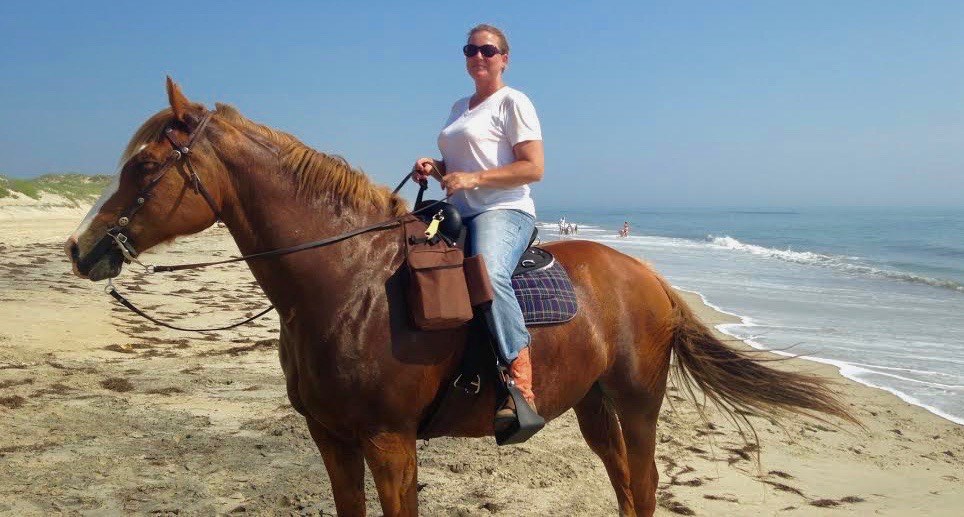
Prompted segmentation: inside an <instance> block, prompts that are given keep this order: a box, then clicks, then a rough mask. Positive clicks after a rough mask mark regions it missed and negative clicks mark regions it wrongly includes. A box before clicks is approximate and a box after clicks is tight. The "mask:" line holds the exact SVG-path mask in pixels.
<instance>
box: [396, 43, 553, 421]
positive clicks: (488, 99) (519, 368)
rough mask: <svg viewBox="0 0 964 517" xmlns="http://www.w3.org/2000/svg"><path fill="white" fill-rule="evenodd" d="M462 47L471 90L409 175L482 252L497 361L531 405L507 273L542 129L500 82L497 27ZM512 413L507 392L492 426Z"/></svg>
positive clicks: (538, 174)
mask: <svg viewBox="0 0 964 517" xmlns="http://www.w3.org/2000/svg"><path fill="white" fill-rule="evenodd" d="M462 53H463V54H464V55H465V67H466V69H467V70H468V72H469V76H470V77H471V78H472V80H473V81H474V82H475V93H474V94H472V95H471V96H469V97H465V98H462V99H459V100H458V101H456V102H455V105H454V106H452V112H451V113H450V114H449V117H448V120H447V121H446V123H445V126H444V127H443V129H442V132H441V134H439V137H438V146H439V149H440V150H441V151H442V160H435V159H432V158H419V159H418V161H416V162H415V169H414V173H413V177H414V178H415V179H416V180H419V181H421V180H424V179H425V178H426V177H428V176H433V177H435V178H436V179H438V180H439V182H441V184H442V187H443V188H444V189H445V191H446V193H447V194H448V195H450V196H451V197H450V198H449V202H451V203H452V204H453V205H455V206H456V207H457V208H458V210H459V213H460V214H461V216H462V218H463V221H465V224H466V226H467V227H468V239H467V244H466V248H467V249H466V251H467V253H468V255H469V256H472V255H482V256H483V257H484V259H485V263H486V266H487V267H488V270H489V276H490V278H491V279H492V287H493V290H494V291H495V299H494V300H493V301H492V309H491V318H489V319H488V324H489V330H490V331H491V332H492V335H493V336H494V337H495V340H496V342H497V344H498V347H499V352H500V355H501V358H500V359H501V360H502V362H503V366H507V370H508V374H509V376H510V377H511V378H512V380H513V382H514V383H515V385H516V386H517V387H518V388H519V391H520V392H522V395H523V396H524V397H525V400H526V402H528V403H529V405H530V406H532V408H533V410H535V397H534V395H533V393H532V363H531V361H530V358H529V344H530V340H531V338H530V336H529V332H528V330H526V327H525V321H524V320H523V317H522V310H521V309H520V308H519V303H518V301H516V298H515V293H514V291H513V290H512V282H511V280H510V277H511V275H512V271H513V269H514V268H515V266H516V263H517V262H518V261H519V258H520V257H521V256H522V253H523V252H524V251H525V248H526V245H527V244H528V243H529V238H530V237H531V236H532V230H533V227H534V226H535V204H534V203H533V201H532V197H531V196H530V194H529V184H530V183H533V182H536V181H539V180H541V179H542V173H543V162H544V160H543V150H542V130H541V128H540V126H539V118H538V116H537V115H536V111H535V108H534V107H533V106H532V102H531V101H529V98H528V97H526V96H525V94H523V93H522V92H520V91H518V90H515V89H513V88H510V87H508V86H506V85H505V83H504V82H503V81H502V75H503V73H504V72H505V69H506V67H507V66H508V64H509V43H508V41H506V38H505V35H504V34H503V33H502V31H501V30H499V29H497V28H495V27H493V26H491V25H484V24H483V25H478V26H476V27H474V28H472V30H470V31H469V38H468V44H467V45H465V47H463V49H462ZM514 419H515V406H514V404H513V402H512V397H509V398H508V399H507V400H506V402H505V403H504V404H503V406H502V408H501V409H500V410H499V411H498V412H497V413H496V427H497V428H498V427H501V426H504V425H507V424H509V423H511V422H512V421H513V420H514Z"/></svg>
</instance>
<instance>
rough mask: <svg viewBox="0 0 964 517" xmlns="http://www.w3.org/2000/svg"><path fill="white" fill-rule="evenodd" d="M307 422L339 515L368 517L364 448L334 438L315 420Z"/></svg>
mask: <svg viewBox="0 0 964 517" xmlns="http://www.w3.org/2000/svg"><path fill="white" fill-rule="evenodd" d="M305 420H307V421H308V431H309V432H311V437H312V438H313V439H314V440H315V444H316V445H318V450H319V451H320V452H321V457H322V459H324V460H325V468H327V469H328V478H329V479H330V480H331V492H332V495H334V496H335V509H336V510H338V515H339V516H346V515H348V516H356V515H365V457H364V456H363V455H362V449H361V447H360V446H359V444H357V443H351V442H346V441H344V440H340V439H338V438H336V437H334V436H332V435H331V434H330V433H329V432H328V430H327V429H325V428H324V426H322V425H321V424H319V423H317V422H315V421H314V420H312V419H311V417H307V418H306V419H305Z"/></svg>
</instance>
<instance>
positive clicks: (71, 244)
mask: <svg viewBox="0 0 964 517" xmlns="http://www.w3.org/2000/svg"><path fill="white" fill-rule="evenodd" d="M64 252H65V253H67V258H69V259H70V265H71V268H72V269H73V270H74V274H75V275H77V276H79V277H81V278H86V276H85V275H84V274H82V273H81V272H80V270H79V269H77V262H79V261H80V247H78V246H77V239H75V238H74V237H73V236H71V237H69V238H68V239H67V242H65V243H64Z"/></svg>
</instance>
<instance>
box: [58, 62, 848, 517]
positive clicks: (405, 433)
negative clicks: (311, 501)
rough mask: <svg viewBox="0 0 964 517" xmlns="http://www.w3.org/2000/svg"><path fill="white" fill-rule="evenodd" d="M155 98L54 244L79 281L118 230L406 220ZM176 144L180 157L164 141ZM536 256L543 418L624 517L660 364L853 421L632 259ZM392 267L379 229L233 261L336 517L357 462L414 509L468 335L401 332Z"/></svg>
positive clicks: (351, 487) (349, 495)
mask: <svg viewBox="0 0 964 517" xmlns="http://www.w3.org/2000/svg"><path fill="white" fill-rule="evenodd" d="M167 90H168V92H167V93H168V98H169V102H170V108H169V109H168V108H165V109H164V110H162V111H160V112H159V113H157V114H156V115H154V116H153V117H151V118H150V119H149V120H147V121H146V122H145V123H144V124H143V125H142V127H141V128H140V129H139V130H138V131H137V132H136V133H135V135H134V136H133V137H132V139H131V141H130V143H129V144H128V146H127V149H126V150H125V152H124V154H123V156H122V161H121V163H122V167H121V170H120V171H119V172H118V176H117V180H116V181H115V183H114V185H113V187H111V188H110V189H108V191H107V192H105V193H104V194H103V196H102V197H101V199H100V201H99V202H98V203H97V205H95V207H94V208H93V209H92V210H91V212H90V214H88V216H87V218H86V219H85V220H84V222H83V223H82V224H81V226H80V228H78V230H77V232H76V233H74V235H73V236H71V237H70V238H69V239H68V241H67V243H66V248H67V253H68V256H70V258H71V261H72V263H73V264H74V270H75V273H76V274H78V275H80V276H82V277H85V278H90V279H91V280H101V279H104V278H109V277H113V276H116V275H117V274H118V273H119V272H120V270H121V267H122V265H123V262H124V258H123V256H122V255H121V252H120V248H119V247H117V246H113V245H112V244H113V242H112V241H113V238H112V237H109V236H108V237H105V235H106V234H107V233H108V230H109V229H110V231H112V232H113V231H115V230H116V229H117V227H118V224H119V225H120V226H122V227H123V233H124V235H125V239H126V240H127V242H128V243H132V244H133V246H134V247H136V249H137V250H146V249H149V248H151V247H153V246H155V245H156V244H158V243H162V242H165V241H170V240H172V239H174V238H175V237H177V236H179V235H186V234H191V233H196V232H199V231H201V230H204V229H205V228H207V227H209V226H211V225H212V224H214V222H215V221H216V220H217V218H218V217H220V219H221V220H222V221H223V222H224V224H225V225H226V226H227V227H228V228H229V229H230V231H231V235H232V236H233V237H234V239H235V241H236V242H237V245H238V247H239V248H240V250H241V251H242V253H245V254H249V253H255V252H260V251H265V250H272V249H278V248H284V247H288V246H292V245H296V244H300V243H304V242H307V241H311V240H314V239H319V238H322V237H327V236H331V235H335V234H340V233H342V232H346V231H348V230H351V229H353V228H357V227H362V226H367V225H371V224H373V223H377V222H379V221H383V220H386V219H391V218H392V217H395V216H398V215H401V214H404V213H405V211H406V206H405V203H404V201H403V200H402V199H401V198H399V197H396V196H394V195H393V194H392V193H391V192H389V190H388V189H387V188H385V187H381V186H376V185H374V184H372V183H371V182H370V181H369V180H368V178H367V177H366V176H365V175H364V174H363V173H361V172H360V171H358V170H356V169H353V168H351V167H350V166H348V164H346V163H345V162H344V161H343V160H341V159H338V158H334V157H331V156H327V155H325V154H322V153H319V152H317V151H314V150H312V149H311V148H309V147H307V146H305V145H304V144H302V143H301V142H300V141H298V140H297V139H296V138H294V137H292V136H291V135H289V134H286V133H283V132H280V131H276V130H273V129H271V128H268V127H266V126H263V125H260V124H257V123H254V122H252V121H250V120H247V119H246V118H244V117H243V116H242V115H240V114H239V113H238V112H237V111H236V110H235V109H233V108H231V107H230V106H225V105H221V104H218V105H217V107H216V109H215V110H214V111H207V110H205V108H204V107H203V106H201V105H199V104H194V103H192V102H190V101H189V100H188V99H187V98H186V97H185V96H184V95H183V94H182V93H181V90H180V89H179V87H178V86H177V85H175V84H174V83H173V82H172V81H171V80H170V79H168V84H167ZM202 122H203V123H202ZM199 125H202V126H204V125H206V127H201V128H198V126H199ZM187 141H190V142H191V144H192V145H193V148H192V149H191V150H190V154H189V155H188V156H189V157H190V159H189V160H188V159H186V158H185V156H184V153H183V152H182V151H185V150H184V149H179V147H180V146H179V145H178V142H187ZM172 149H173V150H172ZM165 173H166V174H165ZM195 174H196V175H197V177H196V178H195V177H194V175H195ZM198 183H200V185H201V188H199V186H198ZM148 185H150V188H147V189H146V190H150V193H149V194H145V193H144V192H145V187H146V186H148ZM198 194H203V195H198ZM138 197H142V198H144V199H140V200H138V199H137V198H138ZM134 206H136V207H137V208H138V209H137V210H135V211H136V214H133V215H131V214H132V212H131V210H130V209H131V207H134ZM216 214H217V215H216ZM121 218H124V219H126V220H125V221H123V222H121V223H118V222H117V221H118V220H119V219H121ZM104 239H106V240H107V243H108V245H107V246H105V245H103V244H102V242H103V240H104ZM545 247H546V248H547V249H549V250H551V252H552V253H553V254H554V255H555V257H556V259H557V260H559V261H560V262H561V263H562V264H563V265H564V266H565V268H566V270H567V271H568V272H569V274H570V276H571V278H572V282H573V285H574V286H575V289H576V292H577V296H578V301H579V314H578V315H577V316H576V317H575V319H573V320H571V321H570V322H568V323H565V324H559V325H550V326H541V327H536V328H532V329H531V332H532V342H533V346H532V363H533V368H534V390H535V394H536V400H537V401H538V406H539V411H540V413H541V415H542V416H543V417H545V419H546V420H551V419H553V418H556V417H558V416H559V415H561V414H563V413H564V412H565V411H567V410H569V409H570V408H572V409H574V410H575V412H576V416H577V418H578V421H579V428H580V430H581V431H582V434H583V436H584V437H585V439H586V442H587V443H588V444H589V447H591V448H592V450H593V451H594V452H595V453H596V454H597V455H599V457H600V458H601V459H602V462H603V464H604V465H605V467H606V471H607V472H608V474H609V477H610V480H611V481H612V485H613V487H614V489H615V491H616V498H617V500H618V504H619V511H620V514H621V515H652V514H653V512H654V511H655V507H656V487H657V478H658V474H657V470H656V463H655V461H654V451H655V448H656V421H657V416H658V413H659V410H660V405H661V404H662V401H663V395H664V392H665V389H666V383H667V376H668V374H669V372H670V369H671V368H674V369H675V373H676V374H678V376H679V378H680V379H681V380H682V381H683V382H684V383H685V386H686V387H688V388H690V389H691V390H692V389H693V388H696V389H699V390H702V392H703V393H704V394H705V395H707V396H708V397H710V398H711V399H713V400H714V401H716V402H718V403H720V404H721V406H722V407H723V408H724V409H726V410H727V411H728V412H729V413H730V415H731V416H735V415H737V413H738V411H737V410H740V411H739V412H740V413H742V412H743V411H744V410H745V411H764V412H769V413H783V412H786V411H791V412H797V413H804V414H814V413H824V414H829V415H835V416H837V417H840V418H843V419H847V420H852V418H851V417H850V415H849V414H848V413H847V410H846V409H845V408H844V407H843V405H842V404H841V403H840V402H839V401H837V400H836V399H835V397H834V395H833V394H832V392H831V391H830V390H829V389H828V387H827V386H826V385H825V381H824V380H821V379H818V378H813V377H809V376H806V375H801V374H797V373H788V372H783V371H778V370H775V369H772V368H769V367H767V366H765V365H764V364H762V363H761V361H760V360H757V359H753V358H752V357H750V356H748V355H746V354H745V353H742V352H739V351H737V350H734V349H732V348H730V347H728V346H727V345H726V344H724V343H722V342H721V341H719V340H718V339H716V338H715V337H714V336H713V334H712V333H711V332H710V331H709V330H708V329H707V328H706V327H705V326H703V325H702V324H701V323H699V322H698V321H697V319H696V317H695V316H694V314H693V313H692V312H691V311H690V309H689V308H687V306H686V304H685V303H684V302H683V301H682V300H681V299H680V297H679V296H678V295H677V294H675V293H674V292H673V290H672V289H671V288H670V287H669V286H668V285H667V283H666V281H665V280H663V279H662V278H661V277H660V276H659V275H657V274H656V273H655V272H654V271H653V270H652V269H650V268H649V267H647V266H646V265H645V264H643V263H642V262H640V261H639V260H637V259H635V258H633V257H630V256H627V255H624V254H622V253H619V252H617V251H615V250H613V249H611V248H609V247H606V246H603V245H600V244H596V243H592V242H586V241H566V242H559V243H550V244H548V245H546V246H545ZM403 254H404V248H403V236H402V232H401V230H400V229H398V228H393V229H385V230H379V231H373V232H369V233H365V234H362V235H359V236H357V237H354V238H352V239H348V240H345V241H342V242H338V243H337V244H333V245H331V246H328V247H323V248H318V249H312V250H308V251H302V252H299V253H293V254H288V255H284V256H278V257H273V258H267V259H257V260H249V261H248V265H249V266H250V268H251V271H252V272H253V274H254V276H255V278H256V279H257V281H258V283H259V284H260V285H261V287H262V288H263V289H264V292H265V293H266V295H267V296H268V298H269V299H270V300H271V302H272V303H273V304H274V306H275V307H276V309H277V311H278V314H279V316H280V320H281V322H280V325H281V329H280V356H281V366H282V368H283V370H284V374H285V378H286V381H287V391H288V397H289V399H290V400H291V404H292V405H293V406H294V408H295V409H296V410H297V411H298V412H299V413H300V414H302V415H304V417H305V421H306V422H307V425H308V428H309V430H310V432H311V436H312V438H313V439H314V441H315V442H316V443H317V445H318V449H319V450H320V451H321V455H322V457H323V458H324V462H325V466H326V467H327V469H328V474H329V477H330V479H331V487H332V492H333V494H334V499H335V504H336V507H337V509H338V514H339V515H363V514H364V513H365V489H364V468H365V467H364V466H365V464H366V462H367V464H368V467H369V468H370V470H371V473H372V476H373V478H374V480H375V484H376V486H377V488H378V497H379V499H380V502H381V506H382V509H383V510H384V512H385V515H392V516H394V515H416V514H417V511H418V497H417V488H416V487H417V481H416V479H417V472H416V471H417V468H416V465H417V462H416V457H415V454H416V438H425V436H418V431H417V430H418V428H419V423H420V422H422V420H423V419H424V418H425V417H426V416H427V414H428V411H429V408H430V407H431V406H432V404H433V401H434V400H436V397H437V396H438V394H439V393H440V391H441V390H443V389H444V388H445V385H446V380H448V379H450V377H451V376H452V375H453V372H454V371H455V369H456V368H457V366H458V364H459V360H460V358H461V356H462V353H463V350H464V346H465V343H466V340H467V339H468V335H467V330H466V329H464V328H462V329H455V330H448V331H433V332H422V331H418V330H416V329H414V328H413V327H412V326H411V324H410V323H409V320H408V316H407V308H406V302H405V296H404V292H403V289H404V282H403V281H402V277H403V275H402V272H403V269H404V265H403V259H404V257H403ZM671 354H675V355H676V360H675V361H674V362H672V363H671V361H670V356H671ZM691 393H692V391H691ZM494 397H495V394H494V389H493V387H492V383H486V389H485V390H484V391H483V392H482V393H481V394H480V395H479V397H478V399H479V401H478V403H477V404H475V406H474V407H473V408H472V409H471V410H469V411H468V412H467V413H466V414H465V415H464V417H463V418H461V419H460V420H458V421H457V422H454V423H451V424H450V425H448V427H447V428H444V429H442V430H441V431H440V432H438V433H437V434H438V435H446V436H469V437H483V436H491V435H492V434H493V426H492V419H493V410H494V407H495V400H494ZM737 418H739V417H737Z"/></svg>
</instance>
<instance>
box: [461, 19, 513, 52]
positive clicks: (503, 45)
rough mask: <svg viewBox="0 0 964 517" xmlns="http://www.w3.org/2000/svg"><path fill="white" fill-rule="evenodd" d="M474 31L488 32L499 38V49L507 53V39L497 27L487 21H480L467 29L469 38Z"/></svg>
mask: <svg viewBox="0 0 964 517" xmlns="http://www.w3.org/2000/svg"><path fill="white" fill-rule="evenodd" d="M476 32H488V33H489V34H492V35H493V36H495V37H496V38H499V50H501V51H502V53H503V54H508V53H509V40H507V39H506V38H505V34H503V33H502V31H501V30H499V28H498V27H494V26H492V25H489V24H487V23H480V24H478V25H476V26H475V27H472V28H471V29H470V30H469V35H468V37H469V38H471V37H472V35H473V34H475V33H476Z"/></svg>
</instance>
